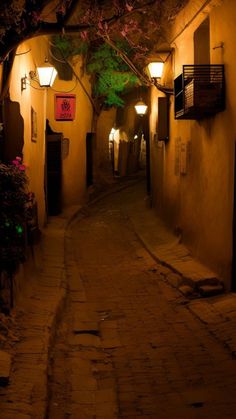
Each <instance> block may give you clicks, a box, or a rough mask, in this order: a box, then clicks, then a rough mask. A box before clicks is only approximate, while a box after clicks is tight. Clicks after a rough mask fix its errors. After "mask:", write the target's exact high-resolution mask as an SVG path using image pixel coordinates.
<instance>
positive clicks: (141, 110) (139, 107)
mask: <svg viewBox="0 0 236 419" xmlns="http://www.w3.org/2000/svg"><path fill="white" fill-rule="evenodd" d="M134 107H135V111H136V113H137V114H138V115H140V116H143V115H145V113H146V112H147V108H148V107H147V105H146V104H145V103H144V102H143V101H142V100H139V101H138V102H137V103H136V105H135V106H134Z"/></svg>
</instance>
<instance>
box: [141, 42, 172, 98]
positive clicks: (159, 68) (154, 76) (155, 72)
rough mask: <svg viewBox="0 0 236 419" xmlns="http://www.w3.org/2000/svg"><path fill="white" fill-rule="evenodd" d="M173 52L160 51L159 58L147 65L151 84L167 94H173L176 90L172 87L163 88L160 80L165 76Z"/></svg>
mask: <svg viewBox="0 0 236 419" xmlns="http://www.w3.org/2000/svg"><path fill="white" fill-rule="evenodd" d="M171 52H172V50H169V51H159V52H158V58H157V59H155V58H154V59H153V61H150V62H149V63H148V65H147V73H148V76H149V78H150V79H151V83H152V84H153V85H154V86H156V88H157V89H158V90H160V91H161V92H163V93H165V94H169V95H170V94H173V93H174V90H173V89H172V88H171V87H167V86H163V85H162V84H161V83H160V79H161V77H162V74H163V70H164V65H165V62H166V61H167V60H168V58H169V56H170V55H171Z"/></svg>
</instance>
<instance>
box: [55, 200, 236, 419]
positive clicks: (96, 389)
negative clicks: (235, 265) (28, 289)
mask: <svg viewBox="0 0 236 419" xmlns="http://www.w3.org/2000/svg"><path fill="white" fill-rule="evenodd" d="M119 196H120V197H119V198H117V199H116V200H114V199H113V198H114V197H110V198H106V199H105V200H104V201H103V202H102V203H98V204H97V205H96V206H95V207H94V208H93V209H90V212H87V214H86V217H85V218H84V219H82V220H80V221H79V222H76V220H75V221H74V223H73V225H72V226H71V230H70V237H68V243H67V244H68V246H67V279H68V285H69V292H68V300H67V309H66V311H65V316H64V319H63V323H62V330H61V331H60V334H59V340H58V347H57V346H55V353H54V357H53V358H54V361H53V364H54V365H52V383H51V391H52V394H51V406H50V408H49V413H48V419H54V418H57V419H61V418H70V419H85V418H86V419H92V418H98V419H113V418H122V419H130V418H133V419H134V418H136V419H137V418H147V419H180V418H181V419H185V418H186V419H195V418H196V419H209V418H210V419H211V418H216V419H228V418H231V419H233V418H235V416H236V399H235V391H236V361H235V359H234V357H232V354H231V352H230V351H229V350H228V349H229V348H228V347H225V346H224V341H223V340H222V339H219V338H217V336H216V335H214V333H213V332H212V330H211V328H208V326H209V322H206V321H205V322H204V321H203V319H202V318H201V315H198V314H199V312H200V311H201V307H203V311H204V304H206V303H203V304H202V300H196V301H195V302H190V301H188V300H187V299H186V298H185V297H183V295H182V294H180V293H179V291H178V290H176V289H175V288H172V287H171V286H170V284H169V282H168V276H169V275H172V274H173V273H172V272H171V271H170V270H169V269H168V268H166V267H164V266H162V265H160V264H157V263H156V262H154V260H153V259H152V258H151V256H150V255H149V254H148V253H147V251H146V250H145V249H144V248H143V247H142V244H141V242H140V241H139V240H138V239H137V236H136V235H135V234H134V231H133V229H132V227H131V224H130V221H129V217H127V215H126V213H125V211H124V207H122V193H121V194H120V195H119ZM201 304H202V305H201ZM208 304H209V303H208ZM206 311H207V310H206V309H205V312H206ZM206 317H207V313H206ZM207 318H208V317H207ZM208 320H209V318H208ZM60 365H61V366H62V368H60ZM62 369H63V374H62V371H61V370H62ZM55 383H56V384H55ZM63 389H66V393H65V392H63Z"/></svg>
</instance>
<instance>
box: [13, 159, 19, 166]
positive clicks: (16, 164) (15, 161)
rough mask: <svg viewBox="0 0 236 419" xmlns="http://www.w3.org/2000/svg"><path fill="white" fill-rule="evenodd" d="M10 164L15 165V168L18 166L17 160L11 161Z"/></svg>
mask: <svg viewBox="0 0 236 419" xmlns="http://www.w3.org/2000/svg"><path fill="white" fill-rule="evenodd" d="M12 163H13V164H14V165H15V166H19V164H20V163H19V161H18V160H12Z"/></svg>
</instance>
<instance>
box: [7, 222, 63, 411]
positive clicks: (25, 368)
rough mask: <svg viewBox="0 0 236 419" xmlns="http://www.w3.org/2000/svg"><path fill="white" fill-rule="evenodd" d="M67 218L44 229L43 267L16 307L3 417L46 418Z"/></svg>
mask: <svg viewBox="0 0 236 419" xmlns="http://www.w3.org/2000/svg"><path fill="white" fill-rule="evenodd" d="M63 224H64V220H63V219H62V220H60V219H59V218H58V220H57V221H56V222H55V223H54V226H53V229H51V228H50V225H49V226H48V228H47V231H45V232H44V240H43V254H42V259H41V269H40V271H37V272H34V273H33V272H32V273H31V277H29V278H27V280H28V281H29V284H28V285H29V286H28V287H26V290H25V293H24V295H23V296H22V298H21V300H20V302H19V303H18V305H17V307H16V310H15V312H16V325H15V329H17V330H14V331H13V332H17V335H18V336H19V337H18V340H19V341H18V342H17V343H16V346H15V348H14V349H13V350H12V356H13V365H12V369H11V374H10V382H9V385H8V386H6V387H0V418H1V419H43V418H44V417H45V410H46V406H47V373H48V371H47V367H48V357H49V349H50V342H51V340H52V338H53V331H54V325H55V323H56V322H57V319H56V314H57V311H58V307H59V306H60V305H61V304H62V302H63V300H64V295H65V291H64V278H65V271H64V228H62V227H63Z"/></svg>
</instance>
